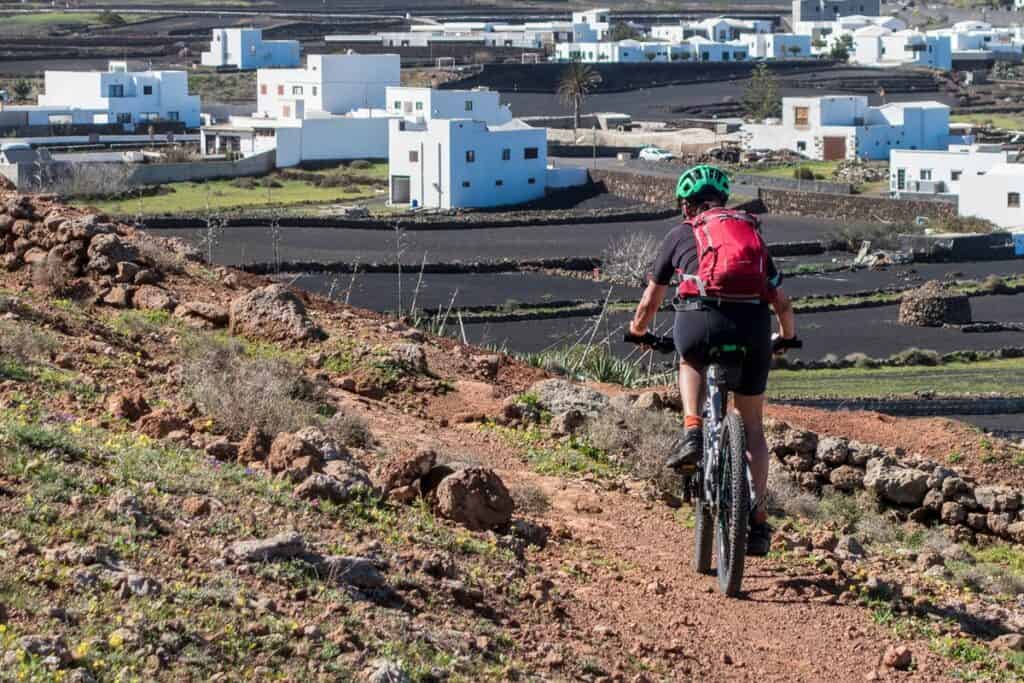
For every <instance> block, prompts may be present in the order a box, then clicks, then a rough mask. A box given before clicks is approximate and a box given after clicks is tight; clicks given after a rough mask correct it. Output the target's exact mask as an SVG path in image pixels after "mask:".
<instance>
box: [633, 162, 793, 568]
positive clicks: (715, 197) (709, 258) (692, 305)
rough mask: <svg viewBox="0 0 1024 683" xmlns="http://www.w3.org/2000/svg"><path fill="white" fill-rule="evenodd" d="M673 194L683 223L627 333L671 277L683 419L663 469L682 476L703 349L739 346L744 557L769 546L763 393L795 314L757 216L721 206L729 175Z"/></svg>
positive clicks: (696, 433)
mask: <svg viewBox="0 0 1024 683" xmlns="http://www.w3.org/2000/svg"><path fill="white" fill-rule="evenodd" d="M676 196H677V203H678V205H679V207H680V209H681V210H682V215H683V218H684V221H683V222H682V223H681V224H680V225H678V226H677V227H675V228H673V229H672V231H671V232H669V233H668V236H667V237H665V240H664V242H663V243H662V245H661V248H660V249H659V251H658V255H657V257H656V258H655V260H654V265H653V267H652V272H651V274H650V280H649V282H648V285H647V288H646V290H645V291H644V294H643V297H642V298H641V301H640V304H639V305H638V306H637V310H636V314H635V316H634V318H633V321H632V322H631V323H630V326H629V331H630V333H631V334H633V335H643V334H646V333H647V331H648V327H649V325H650V324H651V321H652V320H653V319H654V316H655V314H656V313H657V311H658V309H659V308H660V307H661V304H662V302H663V301H664V298H665V293H666V291H667V289H668V286H669V285H670V284H671V282H672V280H673V277H674V276H678V277H679V280H680V284H679V288H678V292H677V296H676V298H675V302H674V305H675V309H676V314H675V322H674V327H673V337H674V341H675V346H676V350H677V351H678V353H679V354H680V361H679V392H680V394H681V396H682V400H683V413H684V420H685V422H684V431H683V434H682V436H681V446H680V447H679V449H678V450H677V451H676V452H675V453H673V454H672V455H671V456H670V457H669V459H668V461H667V462H666V465H667V466H669V467H672V468H674V469H676V470H677V471H680V472H682V473H691V472H693V471H694V470H695V468H696V465H697V463H698V461H699V460H700V456H701V449H702V446H703V443H702V442H703V429H702V426H703V425H702V422H703V421H702V418H701V404H702V402H703V396H702V394H703V389H704V370H705V366H706V365H707V362H708V358H707V353H708V350H709V349H711V348H713V347H716V346H721V345H723V344H735V345H737V346H740V347H742V348H744V349H745V350H746V351H745V354H744V357H743V361H742V366H741V371H740V377H739V381H738V383H737V385H736V386H735V387H733V392H732V393H733V401H734V407H735V409H736V410H737V411H738V412H739V413H740V416H741V417H742V419H743V425H744V427H745V430H746V437H747V448H748V453H747V459H748V462H749V464H750V471H751V476H752V479H753V484H754V500H753V504H752V506H751V519H750V527H749V529H750V531H749V541H748V545H749V547H748V550H747V552H748V554H750V555H765V554H767V552H768V549H769V547H770V546H771V528H770V527H769V526H768V523H767V513H766V511H765V498H766V495H765V494H766V492H767V488H768V444H767V442H766V441H765V436H764V429H763V425H762V419H763V418H762V415H763V408H764V391H765V388H766V386H767V381H768V371H769V369H770V366H771V358H772V354H773V351H776V350H781V349H784V348H785V346H786V345H785V342H780V341H778V340H780V339H781V340H795V339H796V321H795V318H794V315H793V308H792V306H791V304H790V301H789V299H788V298H787V297H786V295H785V294H784V293H783V292H782V289H781V288H780V285H781V282H782V277H781V274H780V273H779V272H778V270H777V269H776V268H775V264H774V263H773V262H772V259H771V257H770V256H769V255H768V250H767V247H766V246H765V244H764V242H763V240H762V239H761V235H760V224H759V222H758V220H757V219H756V218H755V217H754V216H751V215H750V214H747V213H745V212H741V211H732V210H729V209H727V208H725V204H726V202H727V200H728V199H729V177H728V176H727V175H726V174H725V173H724V172H722V171H721V170H720V169H718V168H716V167H714V166H707V165H699V166H694V167H693V168H690V169H688V170H687V171H686V172H684V173H683V174H682V175H681V176H680V177H679V181H678V183H677V185H676ZM769 308H771V309H774V311H775V315H776V318H777V319H778V323H779V329H780V334H779V335H776V337H774V338H773V336H772V330H771V327H772V325H771V315H770V312H769Z"/></svg>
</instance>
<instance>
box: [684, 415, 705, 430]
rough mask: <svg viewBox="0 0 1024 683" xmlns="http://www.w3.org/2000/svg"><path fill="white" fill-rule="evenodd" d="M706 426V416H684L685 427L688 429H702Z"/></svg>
mask: <svg viewBox="0 0 1024 683" xmlns="http://www.w3.org/2000/svg"><path fill="white" fill-rule="evenodd" d="M703 426H704V418H702V417H701V416H700V415H687V416H686V417H685V418H683V427H685V428H686V429H700V428H701V427H703Z"/></svg>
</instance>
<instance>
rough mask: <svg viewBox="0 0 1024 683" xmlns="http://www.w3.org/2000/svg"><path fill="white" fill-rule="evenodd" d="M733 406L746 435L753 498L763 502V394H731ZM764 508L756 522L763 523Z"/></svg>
mask: <svg viewBox="0 0 1024 683" xmlns="http://www.w3.org/2000/svg"><path fill="white" fill-rule="evenodd" d="M733 404H734V405H735V407H736V410H737V412H739V414H740V417H742V418H743V429H744V431H745V432H746V434H747V462H748V463H749V464H750V477H751V479H753V481H754V497H755V499H756V500H758V501H763V500H764V499H765V498H764V497H765V495H766V493H767V492H768V442H767V440H766V439H765V437H764V394H758V395H757V396H743V395H741V394H733ZM765 517H766V515H765V513H764V507H763V506H759V509H758V511H757V514H756V515H755V520H754V521H756V522H759V523H763V522H764V521H765Z"/></svg>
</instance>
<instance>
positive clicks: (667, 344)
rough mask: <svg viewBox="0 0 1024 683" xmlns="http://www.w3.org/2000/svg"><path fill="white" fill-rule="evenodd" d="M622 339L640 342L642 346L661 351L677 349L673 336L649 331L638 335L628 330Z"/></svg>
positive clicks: (670, 351) (633, 342)
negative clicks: (663, 335) (660, 335)
mask: <svg viewBox="0 0 1024 683" xmlns="http://www.w3.org/2000/svg"><path fill="white" fill-rule="evenodd" d="M622 341H624V342H627V343H629V344H639V345H641V346H650V347H651V348H652V349H654V350H655V351H659V352H661V353H672V352H673V351H675V350H676V345H675V342H674V341H673V340H672V337H659V336H657V335H656V334H652V333H651V332H648V333H647V334H644V335H636V334H631V333H629V332H626V334H625V335H623V337H622Z"/></svg>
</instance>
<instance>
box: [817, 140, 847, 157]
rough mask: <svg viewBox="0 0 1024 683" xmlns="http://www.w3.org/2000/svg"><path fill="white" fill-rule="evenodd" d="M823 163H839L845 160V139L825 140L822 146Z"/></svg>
mask: <svg viewBox="0 0 1024 683" xmlns="http://www.w3.org/2000/svg"><path fill="white" fill-rule="evenodd" d="M822 155H823V158H824V159H825V161H841V160H843V159H845V158H846V138H825V140H824V144H823V146H822Z"/></svg>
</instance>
